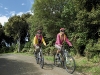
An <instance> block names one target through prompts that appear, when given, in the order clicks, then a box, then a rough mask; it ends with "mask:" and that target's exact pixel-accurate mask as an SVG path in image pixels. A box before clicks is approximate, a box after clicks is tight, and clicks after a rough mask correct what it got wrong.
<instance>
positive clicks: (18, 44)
mask: <svg viewBox="0 0 100 75" xmlns="http://www.w3.org/2000/svg"><path fill="white" fill-rule="evenodd" d="M17 52H20V37H19V39H18V51H17Z"/></svg>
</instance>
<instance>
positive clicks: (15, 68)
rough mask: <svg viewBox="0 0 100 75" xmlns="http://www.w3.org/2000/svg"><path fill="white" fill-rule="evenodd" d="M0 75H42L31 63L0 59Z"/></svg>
mask: <svg viewBox="0 0 100 75" xmlns="http://www.w3.org/2000/svg"><path fill="white" fill-rule="evenodd" d="M0 75H42V73H41V72H39V70H38V68H37V67H35V65H34V64H32V63H27V62H23V61H17V60H10V59H7V58H0Z"/></svg>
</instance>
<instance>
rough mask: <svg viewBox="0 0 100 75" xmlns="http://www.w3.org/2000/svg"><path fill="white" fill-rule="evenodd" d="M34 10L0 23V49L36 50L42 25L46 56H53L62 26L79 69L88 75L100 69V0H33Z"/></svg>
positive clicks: (5, 51)
mask: <svg viewBox="0 0 100 75" xmlns="http://www.w3.org/2000/svg"><path fill="white" fill-rule="evenodd" d="M31 11H32V14H30V13H25V14H22V15H21V16H18V15H14V16H11V17H10V18H9V19H8V22H6V23H5V24H4V26H2V25H1V23H0V53H9V52H14V53H33V49H34V48H33V45H32V40H33V37H34V35H35V33H36V30H37V29H38V28H39V29H43V35H44V38H45V40H46V43H47V46H46V47H44V46H43V49H44V55H46V56H47V55H48V56H49V58H48V57H46V59H48V60H52V57H51V56H52V54H53V53H54V51H55V48H54V43H55V38H56V34H57V33H58V32H59V29H60V28H61V27H64V28H66V31H65V32H66V35H67V37H68V38H69V39H70V41H71V42H72V44H73V46H74V48H75V49H74V50H71V52H70V53H71V54H72V56H73V57H75V60H76V65H77V70H78V71H80V72H83V73H84V72H86V73H87V75H89V74H90V75H98V74H99V73H100V68H99V67H100V1H99V0H34V4H33V5H32V8H31Z"/></svg>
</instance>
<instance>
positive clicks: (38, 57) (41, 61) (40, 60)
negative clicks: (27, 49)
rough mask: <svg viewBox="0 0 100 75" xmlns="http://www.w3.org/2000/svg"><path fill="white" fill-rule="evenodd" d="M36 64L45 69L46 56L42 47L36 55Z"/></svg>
mask: <svg viewBox="0 0 100 75" xmlns="http://www.w3.org/2000/svg"><path fill="white" fill-rule="evenodd" d="M35 59H36V63H37V64H40V67H41V68H42V69H43V66H44V56H43V52H42V48H41V47H40V50H39V52H38V53H37V54H36V55H35Z"/></svg>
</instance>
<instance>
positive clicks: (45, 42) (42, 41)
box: [42, 37, 46, 46]
mask: <svg viewBox="0 0 100 75" xmlns="http://www.w3.org/2000/svg"><path fill="white" fill-rule="evenodd" d="M42 42H43V44H44V45H45V46H46V42H45V40H44V38H43V37H42Z"/></svg>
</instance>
